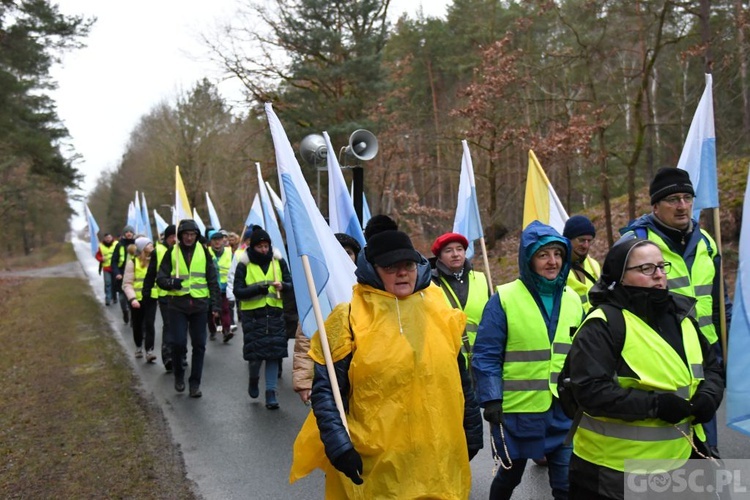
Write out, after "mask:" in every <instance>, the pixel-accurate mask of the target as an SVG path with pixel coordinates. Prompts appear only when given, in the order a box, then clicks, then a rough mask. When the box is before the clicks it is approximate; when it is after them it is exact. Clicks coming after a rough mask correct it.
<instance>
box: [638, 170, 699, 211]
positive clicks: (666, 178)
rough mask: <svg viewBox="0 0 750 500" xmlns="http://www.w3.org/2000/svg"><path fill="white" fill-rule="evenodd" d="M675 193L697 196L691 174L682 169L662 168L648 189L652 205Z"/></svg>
mask: <svg viewBox="0 0 750 500" xmlns="http://www.w3.org/2000/svg"><path fill="white" fill-rule="evenodd" d="M674 193H687V194H692V195H693V196H695V191H694V190H693V183H692V182H690V174H688V173H687V171H685V170H682V169H680V168H674V167H663V168H660V169H659V171H658V172H656V175H655V176H654V180H652V181H651V185H650V186H649V188H648V194H649V195H650V196H651V204H652V205H654V204H656V203H658V202H659V201H661V200H662V199H663V198H666V197H667V196H669V195H670V194H674Z"/></svg>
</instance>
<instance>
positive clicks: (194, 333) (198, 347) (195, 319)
mask: <svg viewBox="0 0 750 500" xmlns="http://www.w3.org/2000/svg"><path fill="white" fill-rule="evenodd" d="M188 333H189V334H190V345H191V347H192V351H193V354H192V358H191V362H190V378H189V379H188V384H189V385H190V387H194V386H199V385H200V384H201V374H202V373H203V357H204V356H205V354H206V312H205V311H202V312H196V313H191V314H187V313H184V312H179V311H175V310H174V309H170V310H169V340H170V341H171V343H172V370H173V371H174V376H175V379H178V380H179V379H181V378H183V377H184V376H185V368H183V366H182V358H183V357H184V356H185V353H187V336H188Z"/></svg>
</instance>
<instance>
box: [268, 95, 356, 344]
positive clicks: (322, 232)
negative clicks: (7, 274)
mask: <svg viewBox="0 0 750 500" xmlns="http://www.w3.org/2000/svg"><path fill="white" fill-rule="evenodd" d="M266 115H267V117H268V125H269V127H270V129H271V137H272V138H273V145H274V149H275V151H276V164H277V166H278V171H279V185H280V186H281V199H282V200H283V201H284V218H285V220H286V221H287V232H286V237H287V245H288V247H289V264H290V268H291V272H292V280H293V282H294V289H295V290H296V292H295V294H294V296H295V298H296V301H297V312H298V313H299V320H300V323H301V325H302V331H303V332H304V333H305V335H307V336H308V337H311V336H312V335H313V334H314V333H315V331H317V329H318V326H317V324H316V321H315V314H314V312H313V299H312V296H311V293H314V296H315V297H317V302H318V304H319V306H320V312H321V314H322V316H323V318H324V319H325V318H326V317H328V314H330V312H331V309H332V308H333V307H335V306H336V305H337V304H339V303H341V302H349V301H350V300H351V298H352V286H354V284H355V283H356V281H357V280H356V277H355V276H354V270H355V266H354V263H353V262H352V260H351V259H350V258H349V256H348V255H347V254H346V250H344V247H342V246H341V245H340V244H339V242H338V240H337V239H336V237H335V236H334V235H333V231H331V228H330V227H329V226H328V224H326V221H325V219H324V218H323V216H322V215H321V214H320V211H319V210H318V208H317V206H316V205H315V200H314V199H313V196H312V194H311V193H310V188H309V186H308V185H307V182H306V181H305V178H304V176H303V175H302V169H301V168H300V166H299V163H297V159H296V158H295V156H294V150H293V149H292V145H291V144H290V143H289V139H288V138H287V136H286V132H285V131H284V128H283V127H282V125H281V122H280V121H279V119H278V117H277V116H276V113H275V112H274V111H273V106H271V104H270V103H267V104H266ZM303 255H305V256H307V258H308V260H309V263H310V271H311V275H312V283H310V288H312V290H313V292H311V293H308V292H309V290H310V288H308V285H307V280H306V276H305V272H304V268H303V265H302V256H303Z"/></svg>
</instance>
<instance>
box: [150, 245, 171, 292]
mask: <svg viewBox="0 0 750 500" xmlns="http://www.w3.org/2000/svg"><path fill="white" fill-rule="evenodd" d="M155 250H156V269H157V272H158V270H159V268H160V267H161V261H162V260H164V254H166V253H167V250H169V248H167V245H165V244H163V243H159V242H157V243H156V245H155ZM154 287H155V288H156V292H157V293H156V296H157V297H166V296H167V291H166V290H162V289H161V288H159V285H157V284H156V280H154Z"/></svg>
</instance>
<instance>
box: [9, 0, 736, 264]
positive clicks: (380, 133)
mask: <svg viewBox="0 0 750 500" xmlns="http://www.w3.org/2000/svg"><path fill="white" fill-rule="evenodd" d="M748 3H749V2H746V1H740V0H694V1H668V0H660V1H650V0H633V1H627V2H622V1H617V0H611V1H606V0H600V1H593V0H567V1H552V0H527V1H499V0H454V1H453V3H452V4H450V5H449V7H448V9H447V14H446V16H445V18H440V19H438V18H416V19H414V18H410V17H406V16H404V17H401V18H400V19H399V20H398V21H397V22H395V23H389V22H388V21H387V17H386V16H387V12H388V7H389V2H388V1H387V0H356V1H354V0H307V1H305V2H301V1H298V0H270V1H267V2H265V3H263V4H258V3H257V2H253V1H252V0H238V1H237V8H238V13H237V15H236V16H235V17H234V19H233V21H232V24H231V25H228V26H226V29H225V30H224V31H223V32H222V34H221V35H218V36H215V37H213V38H209V37H206V38H205V40H204V42H205V44H206V46H207V47H208V48H209V49H210V50H211V52H212V54H213V56H214V60H215V61H216V64H217V66H218V67H221V68H222V69H223V70H225V72H226V74H227V75H228V76H230V77H233V78H237V79H239V81H241V82H242V84H243V86H244V90H245V99H246V100H245V102H244V103H243V104H241V105H237V104H229V103H227V102H226V101H225V100H223V99H222V97H221V96H220V95H219V93H218V91H217V88H216V84H215V82H211V81H210V80H209V79H204V80H202V81H199V82H195V85H194V86H193V87H192V88H190V89H189V90H188V91H186V92H184V93H183V94H181V95H178V96H177V97H176V98H175V99H174V101H173V102H162V103H160V104H158V105H156V106H155V107H153V108H152V109H151V110H149V111H148V112H147V113H146V114H144V115H143V117H142V118H141V120H140V122H139V123H138V124H137V125H136V127H135V128H134V130H133V131H132V133H131V136H130V140H129V143H128V144H127V147H126V150H125V152H124V154H123V155H122V158H121V160H120V161H119V163H118V165H117V166H116V168H114V169H113V170H111V171H108V172H106V173H105V174H104V175H102V176H101V177H100V178H99V180H98V183H97V185H96V187H95V188H94V190H93V191H92V192H91V193H90V194H89V196H88V200H87V201H88V204H89V207H90V209H91V211H92V213H93V214H94V215H95V217H96V219H97V221H98V222H99V226H100V227H101V229H102V232H105V231H108V232H112V233H114V234H117V233H119V231H120V230H121V229H122V226H123V225H124V223H125V220H126V215H127V207H128V204H129V203H130V201H131V200H132V199H133V196H134V193H135V191H136V190H137V191H140V192H143V193H145V195H146V197H147V199H148V202H149V206H150V208H156V209H157V210H159V211H160V212H161V213H162V216H164V217H165V218H169V213H168V209H165V208H163V206H165V205H171V204H173V203H174V201H173V200H174V166H175V165H179V166H180V170H181V173H182V177H183V180H184V182H185V186H186V189H187V192H188V198H189V200H190V202H191V204H192V205H193V206H194V207H196V208H197V210H198V212H199V213H201V214H204V219H206V217H205V215H207V211H206V198H205V193H206V192H208V193H209V194H210V196H211V198H212V200H213V202H214V204H215V205H216V207H217V211H218V212H219V215H220V217H221V219H222V221H225V222H224V224H226V225H227V227H226V228H225V229H229V230H234V231H238V232H239V231H240V230H241V228H242V225H243V222H244V220H245V218H246V216H247V213H248V210H249V208H250V204H251V202H252V199H253V196H254V195H255V193H256V192H257V183H256V177H255V162H259V163H260V164H261V168H262V171H263V175H264V177H265V179H266V180H267V181H269V182H270V183H271V184H272V186H273V187H274V188H276V187H277V176H276V171H275V155H274V152H273V148H272V145H271V141H270V134H269V131H268V127H267V124H266V122H265V117H264V113H263V103H265V102H272V103H273V104H274V108H275V110H276V112H277V114H278V115H279V118H280V119H281V121H282V123H283V124H284V126H285V128H286V131H287V134H288V136H289V138H290V140H291V142H292V144H293V146H294V147H295V148H298V145H299V143H300V141H301V140H302V139H303V138H304V137H305V136H307V135H309V134H320V133H322V132H323V131H324V130H325V131H327V132H328V133H329V134H330V136H331V140H332V143H333V145H334V148H335V149H337V148H339V147H342V148H343V147H344V146H346V145H347V144H348V138H349V136H350V134H351V133H352V132H353V131H354V130H356V129H359V128H365V129H368V130H371V131H372V132H374V133H375V134H376V136H377V138H378V141H379V145H380V150H379V153H378V155H377V156H376V157H375V158H374V159H372V160H371V161H367V162H363V163H362V164H361V165H362V166H363V167H364V172H365V183H364V188H365V193H366V195H367V199H368V201H369V204H370V208H371V211H372V213H385V214H389V215H391V216H392V217H394V218H395V219H396V220H398V221H399V224H400V225H401V227H402V228H403V229H404V230H406V231H408V232H409V233H410V234H411V235H412V236H413V238H414V239H415V242H416V243H417V245H418V247H420V249H422V250H427V248H428V247H429V243H430V242H431V241H432V240H433V239H434V238H435V237H436V236H437V235H439V234H441V233H442V232H445V231H447V230H450V228H451V227H452V221H453V216H454V212H455V205H456V197H457V189H458V177H459V171H460V165H461V154H462V148H461V140H462V139H466V140H467V141H468V143H469V147H470V149H471V153H472V159H473V163H474V170H475V176H476V182H477V195H478V199H479V203H480V210H481V215H482V220H483V223H484V226H485V235H486V238H487V242H488V245H489V247H490V249H491V252H495V253H497V252H498V251H499V250H500V249H501V247H502V246H504V245H503V244H502V242H504V241H505V242H506V243H507V241H506V240H508V238H503V237H504V236H505V235H506V234H507V233H509V234H510V235H515V234H517V233H518V230H519V229H520V226H521V220H522V213H523V198H524V188H525V178H526V172H527V166H528V150H529V149H533V150H534V152H535V153H536V155H537V156H538V158H539V160H540V162H541V164H542V166H543V168H544V169H545V171H546V172H547V175H548V177H549V179H550V181H551V183H552V185H553V186H554V188H555V190H556V191H557V194H558V195H559V197H560V199H561V200H562V202H563V204H564V205H565V207H566V208H567V210H568V212H569V213H571V214H573V213H586V214H587V215H589V216H590V217H591V218H592V220H594V222H595V223H596V225H597V227H598V228H600V231H601V232H600V234H599V238H598V241H599V245H600V249H601V251H600V252H599V253H600V256H603V252H604V251H606V248H607V247H608V246H609V245H610V244H611V243H612V242H613V241H615V240H616V239H617V234H616V231H617V229H618V228H619V227H621V226H622V225H624V223H626V222H627V221H628V220H629V219H632V218H634V217H636V216H637V215H640V214H641V213H643V212H644V211H647V210H648V209H649V207H648V205H647V203H644V194H645V192H646V190H647V188H646V186H647V185H648V182H649V179H650V178H651V177H652V175H653V173H654V172H655V171H656V170H657V169H658V168H659V167H661V166H675V165H676V164H677V160H678V158H679V155H680V152H681V150H682V146H683V144H684V140H685V137H686V135H687V130H688V128H689V126H690V122H691V119H692V117H693V113H694V111H695V108H696V106H697V103H698V99H699V98H700V96H701V94H702V92H703V89H704V86H705V78H704V73H706V72H710V73H712V75H713V84H714V87H713V95H714V107H715V117H716V137H717V152H718V156H719V158H718V161H719V177H720V190H721V193H720V197H721V203H722V217H721V220H722V235H723V237H724V239H726V240H727V241H729V242H733V241H736V240H737V237H738V230H739V225H738V221H739V216H740V208H741V204H742V193H743V190H744V186H745V182H746V173H747V164H748V141H747V138H748V137H750V94H749V93H750V82H748V75H747V65H748V57H749V56H748V50H750V46H749V44H750V42H749V41H748V40H747V38H748V37H747V30H748V13H749V12H750V5H748ZM258 19H261V20H262V22H258ZM91 22H93V20H90V19H84V18H82V17H75V16H67V15H65V14H63V13H61V12H59V10H58V9H57V7H56V6H55V5H54V4H50V3H48V2H47V1H45V0H39V1H34V2H25V1H10V2H3V3H2V4H1V5H0V81H1V82H2V83H0V215H2V216H3V220H4V221H5V227H4V229H5V235H6V237H5V238H4V242H3V251H4V252H3V253H6V254H7V253H19V252H23V253H29V252H31V251H32V249H33V248H35V247H38V246H40V245H42V244H43V243H44V242H50V241H60V240H61V239H63V238H64V237H65V234H66V233H67V231H68V227H69V224H68V221H69V219H70V217H71V215H72V214H73V211H74V210H80V206H81V204H80V203H79V202H80V200H75V199H71V197H70V196H69V194H70V192H71V191H72V190H73V188H75V187H76V186H77V185H78V183H79V182H80V174H79V173H78V171H77V170H76V168H75V166H74V165H75V161H76V155H75V152H71V151H66V150H65V149H64V148H63V147H62V146H61V144H62V142H61V140H62V139H64V138H65V137H66V135H67V131H66V130H65V128H64V127H63V126H62V125H60V123H59V120H58V119H57V116H56V115H55V111H54V102H53V101H52V100H51V99H50V98H49V97H48V95H47V94H46V93H45V89H48V88H50V87H49V86H50V85H53V84H54V82H50V81H49V66H50V64H52V63H53V62H54V61H55V60H56V58H57V57H59V54H60V53H61V52H62V51H65V50H71V49H75V48H76V47H78V46H80V44H82V43H85V36H86V34H87V32H88V30H89V28H90V26H91ZM334 153H336V154H337V153H338V152H334ZM342 163H344V164H349V162H348V161H346V160H344V161H342ZM300 164H301V165H302V167H303V171H304V172H305V175H306V177H307V179H308V182H309V184H310V186H311V189H312V191H313V194H314V195H317V194H318V193H317V191H318V187H317V186H318V181H317V178H318V172H317V169H316V168H315V167H313V166H309V165H307V164H306V163H305V162H304V161H302V160H301V159H300ZM345 175H346V176H347V178H348V179H350V178H351V177H350V174H349V173H348V172H346V173H345ZM320 177H321V188H320V200H321V212H322V213H323V214H324V215H325V214H326V212H327V200H326V193H327V185H326V176H325V173H323V175H321V176H320ZM74 207H75V208H74ZM725 224H726V225H727V226H726V228H725V227H724V225H725ZM498 242H500V244H499V245H497V243H498ZM513 251H515V248H513ZM498 258H500V259H502V258H503V257H502V256H500V257H498Z"/></svg>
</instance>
